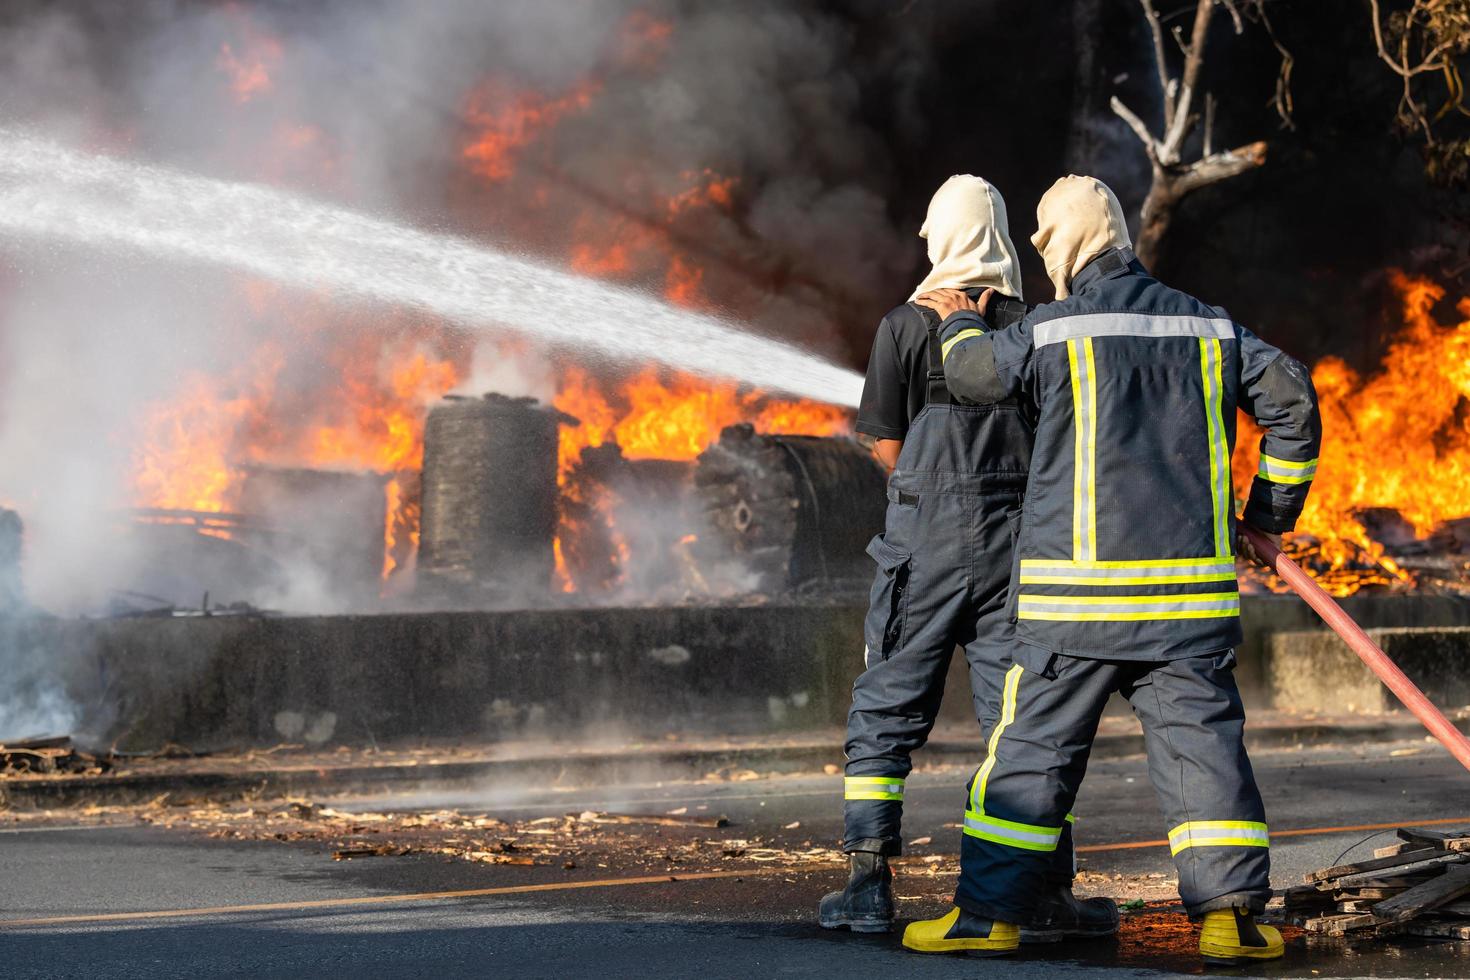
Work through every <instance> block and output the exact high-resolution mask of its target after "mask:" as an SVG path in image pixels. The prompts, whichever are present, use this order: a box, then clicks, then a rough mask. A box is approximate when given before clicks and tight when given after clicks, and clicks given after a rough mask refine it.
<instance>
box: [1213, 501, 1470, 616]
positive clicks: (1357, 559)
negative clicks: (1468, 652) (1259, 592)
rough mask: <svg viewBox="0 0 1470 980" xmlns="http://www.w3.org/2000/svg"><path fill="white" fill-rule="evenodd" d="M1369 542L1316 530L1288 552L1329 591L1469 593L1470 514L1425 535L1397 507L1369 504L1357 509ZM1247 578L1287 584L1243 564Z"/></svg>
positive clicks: (1276, 586) (1263, 584) (1271, 586)
mask: <svg viewBox="0 0 1470 980" xmlns="http://www.w3.org/2000/svg"><path fill="white" fill-rule="evenodd" d="M1353 516H1354V518H1355V519H1356V520H1357V521H1358V522H1359V523H1360V524H1361V526H1362V527H1363V528H1364V531H1365V533H1366V535H1367V540H1368V542H1369V544H1367V545H1362V544H1355V543H1350V542H1342V541H1338V542H1334V544H1335V547H1332V548H1327V547H1324V541H1323V540H1322V539H1320V538H1317V537H1316V536H1314V535H1311V534H1298V535H1295V536H1293V537H1291V538H1290V539H1288V540H1287V542H1286V545H1285V550H1286V553H1287V555H1288V556H1289V557H1290V558H1291V559H1292V560H1293V561H1295V562H1296V563H1297V564H1298V565H1301V566H1302V568H1304V569H1306V570H1307V572H1308V573H1310V574H1311V575H1312V577H1313V578H1315V579H1317V581H1318V582H1319V583H1320V584H1321V585H1322V587H1323V588H1325V589H1326V590H1327V591H1328V592H1331V593H1333V594H1335V595H1339V596H1342V595H1352V594H1354V593H1357V592H1365V591H1366V592H1402V591H1408V590H1414V591H1417V592H1420V593H1424V594H1429V595H1454V596H1470V517H1461V518H1457V519H1455V520H1449V521H1443V522H1441V523H1440V524H1438V525H1437V526H1436V527H1435V528H1434V529H1433V530H1432V531H1431V532H1430V533H1429V534H1428V535H1426V536H1424V537H1420V536H1418V535H1417V534H1416V533H1415V529H1414V526H1413V525H1412V524H1410V523H1409V521H1408V520H1407V519H1406V518H1405V517H1404V515H1403V514H1401V513H1400V512H1399V511H1397V510H1395V509H1394V508H1392V507H1365V508H1362V509H1359V510H1357V511H1354V513H1353ZM1241 573H1242V576H1243V578H1244V580H1245V581H1246V582H1251V583H1254V584H1255V585H1256V586H1257V587H1258V588H1261V589H1265V590H1269V591H1272V592H1285V591H1287V589H1286V586H1285V585H1284V584H1283V583H1282V582H1281V581H1280V580H1278V579H1277V578H1276V576H1275V575H1274V574H1272V573H1271V572H1268V571H1266V570H1265V569H1262V568H1259V567H1257V566H1254V565H1251V566H1242V568H1241Z"/></svg>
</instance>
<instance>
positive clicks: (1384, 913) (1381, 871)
mask: <svg viewBox="0 0 1470 980" xmlns="http://www.w3.org/2000/svg"><path fill="white" fill-rule="evenodd" d="M1398 836H1399V839H1400V843H1398V844H1392V845H1390V846H1388V847H1381V848H1379V849H1378V850H1376V851H1374V852H1373V857H1372V859H1371V860H1367V861H1359V862H1357V863H1355V864H1341V865H1336V866H1334V867H1331V868H1322V869H1320V870H1317V871H1313V872H1312V873H1310V874H1308V875H1307V877H1306V883H1305V884H1304V885H1299V886H1297V887H1295V888H1289V889H1287V891H1286V894H1285V896H1284V898H1283V909H1282V911H1283V914H1284V915H1285V916H1286V918H1287V920H1288V921H1290V922H1293V923H1294V924H1297V925H1300V926H1301V927H1302V928H1303V929H1305V930H1306V932H1307V933H1308V934H1309V935H1315V936H1330V937H1343V938H1347V939H1377V938H1381V937H1385V936H1420V937H1426V938H1433V939H1470V898H1467V896H1470V830H1466V831H1457V832H1454V833H1448V834H1441V833H1436V832H1435V831H1431V830H1415V829H1407V828H1406V829H1401V830H1399V832H1398Z"/></svg>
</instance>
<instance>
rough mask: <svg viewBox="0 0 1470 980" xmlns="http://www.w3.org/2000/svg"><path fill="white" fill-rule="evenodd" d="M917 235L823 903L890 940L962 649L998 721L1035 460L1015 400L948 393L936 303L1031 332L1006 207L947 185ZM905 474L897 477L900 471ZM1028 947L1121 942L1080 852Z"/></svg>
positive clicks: (870, 424) (890, 378) (872, 370)
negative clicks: (882, 517)
mask: <svg viewBox="0 0 1470 980" xmlns="http://www.w3.org/2000/svg"><path fill="white" fill-rule="evenodd" d="M919 234H920V236H921V237H923V238H926V239H927V240H928V253H929V259H930V261H931V262H932V263H933V271H931V272H930V274H929V275H928V277H927V278H925V280H924V281H923V283H921V284H920V285H919V287H918V288H917V289H916V290H915V291H914V294H913V297H911V298H910V302H909V303H907V304H905V305H904V306H900V307H898V308H897V309H895V310H893V311H892V312H890V313H889V314H888V315H887V316H886V317H884V318H883V321H882V323H881V324H880V325H879V328H878V334H877V337H876V339H875V341H874V343H873V354H872V357H871V358H870V360H869V363H868V374H867V382H866V384H865V386H864V391H863V400H862V407H861V409H860V411H859V413H858V421H857V428H858V430H859V431H860V432H863V433H865V434H867V435H869V436H872V437H874V438H875V439H876V440H877V443H876V446H875V452H876V453H877V454H878V456H879V458H880V459H881V460H882V461H883V462H884V464H885V465H886V466H888V467H890V468H892V470H893V473H892V475H891V476H890V478H889V481H888V513H887V518H886V521H885V525H884V532H883V533H882V534H880V535H878V536H877V537H875V538H874V539H873V541H872V543H871V544H870V545H869V547H868V553H869V554H870V555H871V556H872V557H873V559H874V561H875V562H876V563H877V565H878V569H877V575H876V576H875V579H874V583H873V589H872V596H871V604H870V606H869V609H868V615H867V619H866V623H865V628H864V641H865V644H866V650H865V653H864V659H865V668H866V669H865V670H864V671H863V673H862V674H861V675H860V676H859V677H858V679H857V682H856V683H855V684H854V686H853V699H852V710H851V712H850V713H849V715H848V726H847V746H846V751H847V770H846V778H845V781H844V782H845V798H846V803H845V806H844V810H845V818H846V820H845V822H846V833H845V836H844V843H843V849H844V850H845V851H846V852H847V853H848V854H849V855H850V860H851V877H850V880H849V882H848V884H847V887H846V888H844V889H843V890H842V891H840V892H833V893H832V894H830V895H827V896H826V897H825V898H823V899H822V902H821V906H820V910H819V916H820V922H821V924H822V925H823V926H825V927H827V928H833V929H835V928H844V927H845V928H849V929H852V930H854V931H858V932H883V931H886V930H888V929H889V928H890V927H891V926H892V922H893V915H894V906H893V894H892V890H891V887H890V883H891V880H892V876H891V873H890V871H889V868H888V858H889V857H890V856H893V855H896V854H899V853H900V852H901V848H902V839H901V837H900V834H899V823H900V817H901V815H902V810H903V796H904V780H905V777H907V776H908V774H909V770H910V768H911V762H910V756H911V754H912V753H913V752H914V750H915V749H917V748H919V747H920V746H921V745H923V744H924V741H925V740H926V739H927V738H928V736H929V732H930V730H931V729H932V728H933V726H934V721H935V717H936V715H937V714H938V711H939V703H940V698H941V696H942V694H943V690H944V679H945V674H946V672H947V670H948V668H949V664H950V660H951V658H952V657H953V655H954V650H955V647H957V646H961V647H963V648H964V651H965V657H966V659H967V661H968V663H969V668H970V671H969V673H970V684H971V691H972V695H973V698H974V707H975V713H976V717H977V719H979V721H980V723H981V726H982V730H985V729H988V728H989V727H991V726H992V725H993V724H994V720H995V718H996V716H997V714H998V712H999V710H1000V700H1001V690H1002V685H1003V683H1004V678H1005V676H1006V670H1007V669H1008V668H1009V667H1010V666H1011V663H1012V659H1011V658H1012V654H1013V652H1014V645H1015V638H1014V635H1013V627H1012V624H1011V622H1010V620H1009V619H1008V618H1007V616H1006V612H1005V605H1006V595H1007V589H1008V587H1009V581H1010V569H1011V551H1012V547H1013V544H1014V541H1013V535H1014V526H1015V521H1016V520H1017V519H1018V518H1019V516H1020V505H1021V497H1022V493H1023V491H1024V490H1025V485H1026V472H1027V467H1028V466H1029V464H1030V459H1031V443H1032V431H1033V428H1032V420H1031V417H1029V416H1028V415H1027V413H1026V411H1025V410H1024V408H1023V406H1022V405H1021V404H1020V403H1018V402H1017V401H1016V400H1014V399H1012V400H1005V401H1002V402H1000V403H999V404H994V405H984V406H979V405H958V404H955V400H954V399H953V398H951V397H950V394H949V390H948V388H947V387H946V385H945V381H944V368H943V360H942V349H941V345H940V343H939V339H938V328H939V322H940V319H939V317H938V315H937V314H935V313H934V311H933V310H932V309H930V308H928V307H926V306H923V305H921V302H916V301H919V300H922V299H923V298H924V297H926V296H927V295H928V294H929V291H930V290H933V289H939V288H945V287H948V288H954V289H968V290H970V292H971V294H972V295H974V296H978V295H980V292H981V290H982V289H985V288H990V289H994V290H995V291H997V292H998V293H999V294H1002V295H999V296H996V297H995V298H994V300H993V301H992V302H991V304H990V307H989V312H988V313H987V316H986V323H987V325H988V326H987V328H989V327H995V328H1000V327H1005V326H1009V325H1011V324H1014V323H1017V322H1019V321H1020V319H1021V317H1022V316H1023V315H1024V314H1025V312H1026V307H1025V305H1024V304H1023V303H1022V302H1021V301H1020V299H1019V297H1020V295H1021V287H1020V273H1019V268H1018V266H1017V263H1016V255H1015V247H1014V246H1013V245H1012V244H1011V240H1010V235H1009V232H1008V231H1007V228H1006V212H1005V202H1004V201H1003V200H1002V199H1001V196H1000V194H999V192H997V191H996V190H995V188H994V187H992V186H991V185H990V184H989V183H987V182H986V181H984V180H982V179H980V178H979V177H972V176H969V175H962V176H956V177H951V178H950V179H949V180H948V181H946V182H945V184H944V185H943V186H942V187H940V189H939V190H938V191H937V192H936V193H935V195H934V198H933V200H932V201H931V202H930V204H929V211H928V214H927V217H926V219H925V222H924V227H923V229H922V230H921V231H920V232H919ZM895 464H896V465H895ZM1053 858H1054V865H1053V866H1051V867H1049V868H1048V870H1047V872H1046V874H1045V878H1046V889H1045V893H1044V895H1043V896H1041V897H1043V899H1044V900H1043V901H1042V903H1041V905H1040V907H1039V908H1038V909H1037V910H1036V915H1035V916H1034V917H1033V918H1032V919H1028V921H1027V923H1026V925H1027V929H1026V939H1027V941H1036V942H1048V941H1056V940H1060V939H1062V938H1063V937H1065V936H1096V935H1108V934H1111V933H1112V932H1114V931H1116V929H1117V924H1118V916H1117V908H1116V906H1115V905H1114V904H1113V903H1112V902H1111V901H1109V900H1107V899H1092V900H1089V901H1088V902H1085V903H1084V902H1078V901H1077V900H1076V899H1075V898H1073V896H1072V889H1071V883H1072V877H1073V873H1074V868H1073V862H1072V854H1071V848H1070V838H1068V839H1067V841H1066V843H1065V844H1064V846H1063V847H1061V848H1059V850H1058V852H1057V853H1056V854H1054V855H1053Z"/></svg>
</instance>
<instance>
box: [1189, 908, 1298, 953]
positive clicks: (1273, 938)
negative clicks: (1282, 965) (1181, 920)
mask: <svg viewBox="0 0 1470 980" xmlns="http://www.w3.org/2000/svg"><path fill="white" fill-rule="evenodd" d="M1199 951H1200V955H1201V956H1203V957H1204V958H1205V962H1206V963H1213V964H1215V965H1217V966H1234V965H1236V964H1238V963H1246V962H1249V961H1251V960H1274V959H1276V958H1277V957H1279V956H1281V955H1283V954H1284V953H1285V952H1286V943H1284V942H1282V940H1281V933H1279V932H1277V931H1276V930H1275V929H1273V928H1271V927H1270V926H1262V925H1257V924H1256V917H1255V915H1254V914H1253V913H1251V912H1247V911H1246V910H1245V909H1221V910H1219V911H1217V912H1206V913H1205V925H1204V928H1203V929H1202V930H1200V934H1199Z"/></svg>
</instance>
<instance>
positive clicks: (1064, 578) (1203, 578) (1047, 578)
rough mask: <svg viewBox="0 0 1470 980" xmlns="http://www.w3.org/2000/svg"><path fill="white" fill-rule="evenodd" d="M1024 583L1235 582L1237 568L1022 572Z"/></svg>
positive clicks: (1147, 583) (1151, 583)
mask: <svg viewBox="0 0 1470 980" xmlns="http://www.w3.org/2000/svg"><path fill="white" fill-rule="evenodd" d="M1020 578H1021V584H1022V585H1178V584H1185V583H1190V582H1233V581H1234V580H1235V569H1234V568H1231V569H1230V571H1228V572H1209V573H1204V574H1198V575H1148V576H1144V575H1134V576H1128V577H1125V578H1112V577H1107V576H1104V577H1099V576H1096V575H1035V574H1032V573H1029V572H1022V573H1021V576H1020Z"/></svg>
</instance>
